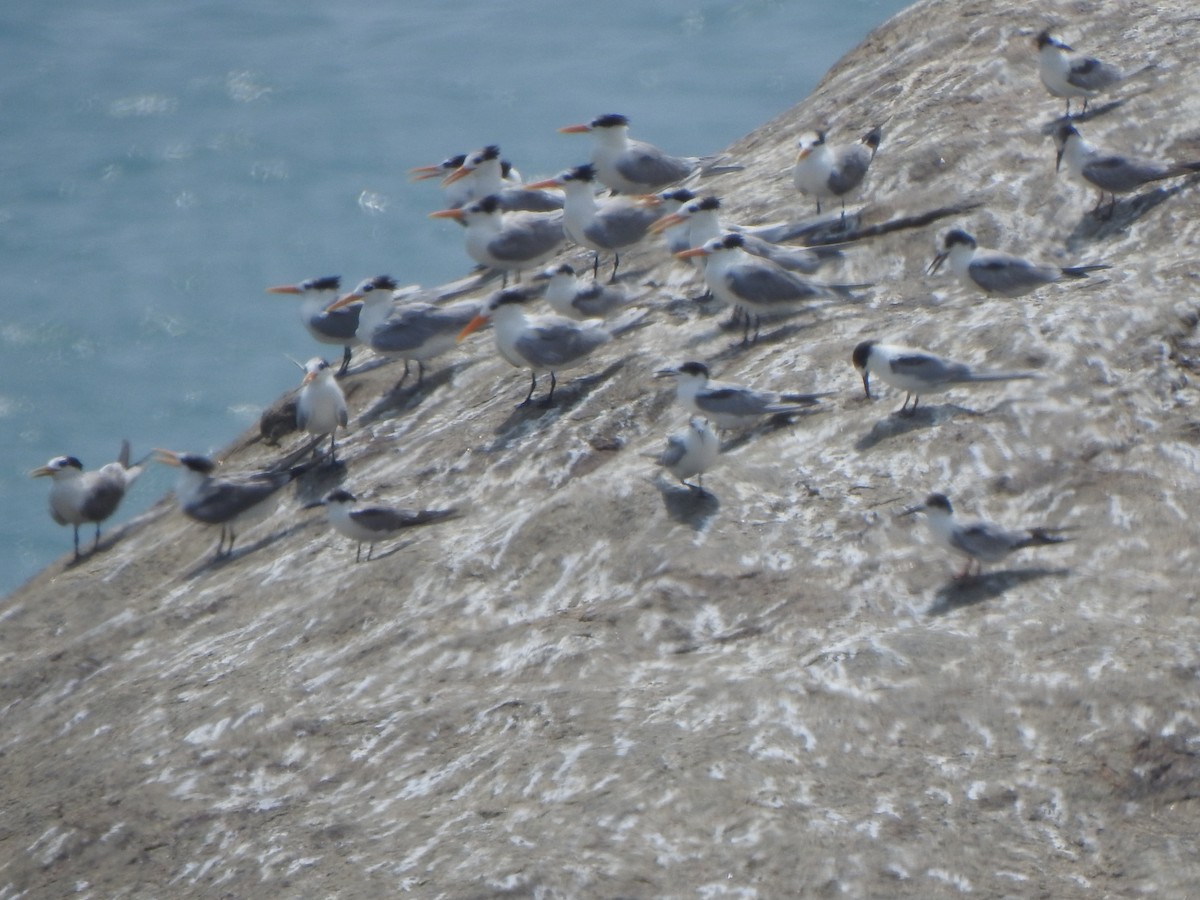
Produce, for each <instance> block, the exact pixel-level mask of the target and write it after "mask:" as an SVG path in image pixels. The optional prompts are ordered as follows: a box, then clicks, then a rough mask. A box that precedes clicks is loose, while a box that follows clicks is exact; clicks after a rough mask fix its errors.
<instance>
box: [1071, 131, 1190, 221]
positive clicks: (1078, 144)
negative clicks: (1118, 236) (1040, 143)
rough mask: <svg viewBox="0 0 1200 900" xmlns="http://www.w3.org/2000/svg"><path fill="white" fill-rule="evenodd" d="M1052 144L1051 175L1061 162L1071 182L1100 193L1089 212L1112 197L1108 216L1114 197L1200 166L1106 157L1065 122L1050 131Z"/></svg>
mask: <svg viewBox="0 0 1200 900" xmlns="http://www.w3.org/2000/svg"><path fill="white" fill-rule="evenodd" d="M1054 143H1055V146H1056V147H1057V155H1056V156H1055V160H1054V169H1055V171H1059V170H1060V169H1061V168H1062V164H1063V162H1064V161H1065V162H1066V164H1067V171H1068V172H1069V173H1070V174H1071V176H1072V177H1073V178H1075V179H1076V180H1077V181H1079V182H1081V183H1082V184H1083V185H1084V186H1086V187H1093V188H1095V189H1096V190H1098V191H1099V192H1100V196H1099V198H1098V199H1097V200H1096V207H1095V209H1093V210H1092V212H1097V211H1099V209H1100V206H1101V205H1102V204H1103V203H1104V195H1105V194H1110V195H1111V197H1112V202H1111V203H1110V204H1109V215H1111V214H1112V211H1113V209H1114V208H1115V207H1116V204H1117V194H1127V193H1129V192H1130V191H1135V190H1137V189H1138V188H1140V187H1141V186H1142V185H1145V184H1150V183H1151V182H1155V181H1162V180H1163V179H1164V178H1177V177H1179V176H1181V175H1193V174H1195V173H1196V172H1200V162H1186V163H1170V162H1162V161H1160V160H1154V159H1139V158H1137V157H1132V156H1121V155H1120V154H1117V153H1106V152H1105V151H1103V150H1099V149H1097V148H1096V147H1093V146H1092V145H1091V144H1089V143H1088V142H1087V141H1086V140H1084V138H1083V135H1081V134H1080V133H1079V132H1078V130H1076V128H1075V126H1074V125H1071V124H1069V123H1067V122H1064V123H1062V124H1060V125H1059V126H1058V128H1056V129H1055V130H1054Z"/></svg>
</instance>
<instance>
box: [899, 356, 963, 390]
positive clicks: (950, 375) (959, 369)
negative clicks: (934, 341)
mask: <svg viewBox="0 0 1200 900" xmlns="http://www.w3.org/2000/svg"><path fill="white" fill-rule="evenodd" d="M888 368H889V369H891V371H892V373H893V374H895V375H899V376H901V377H904V378H914V379H917V380H919V381H923V382H925V383H927V384H931V385H934V384H945V383H947V382H950V381H962V380H963V379H965V378H969V377H970V375H971V370H970V368H968V367H967V366H965V365H963V364H962V363H951V362H947V361H946V360H944V359H939V358H938V357H936V356H931V355H929V354H927V353H907V354H904V355H903V356H896V357H894V358H893V359H892V360H891V363H890V364H889V366H888Z"/></svg>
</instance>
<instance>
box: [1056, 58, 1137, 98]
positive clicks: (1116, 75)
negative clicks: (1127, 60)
mask: <svg viewBox="0 0 1200 900" xmlns="http://www.w3.org/2000/svg"><path fill="white" fill-rule="evenodd" d="M1123 77H1124V73H1122V72H1121V70H1120V69H1118V68H1116V67H1115V66H1110V65H1108V64H1107V63H1103V62H1101V61H1100V60H1098V59H1093V58H1092V57H1088V58H1086V59H1078V60H1075V61H1074V62H1072V63H1071V70H1070V71H1069V72H1068V73H1067V83H1068V84H1072V85H1074V86H1075V87H1077V88H1081V89H1082V90H1085V91H1101V90H1104V88H1106V87H1110V86H1111V85H1114V84H1116V83H1117V82H1118V81H1120V80H1121V79H1122V78H1123Z"/></svg>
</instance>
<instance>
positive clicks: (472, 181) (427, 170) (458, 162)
mask: <svg viewBox="0 0 1200 900" xmlns="http://www.w3.org/2000/svg"><path fill="white" fill-rule="evenodd" d="M467 156H468V154H466V153H459V154H457V155H455V156H451V157H448V158H446V159H444V160H442V161H441V162H440V163H436V164H434V165H432V166H416V167H414V168H412V169H409V170H408V177H409V180H410V181H424V180H426V179H430V178H440V179H442V181H441V185H442V196H443V197H444V198H445V200H446V206H449V207H453V208H458V207H460V206H466V205H467V204H468V203H470V202H471V201H472V200H479V199H482V198H483V197H485V196H487V195H486V194H481V193H477V192H478V190H479V180H478V179H476V178H468V179H465V180H462V179H456V180H454V181H451V182H449V183H447V181H446V178H447V177H448V176H450V175H453V174H454V173H455V172H456V171H457V170H458V169H459V168H461V167H462V164H463V163H464V162H466V161H467ZM500 178H501V185H502V187H503V190H507V189H509V188H515V187H520V185H521V175H520V173H519V172H517V170H516V169H514V168H513V166H512V163H510V162H509V161H508V160H501V161H500Z"/></svg>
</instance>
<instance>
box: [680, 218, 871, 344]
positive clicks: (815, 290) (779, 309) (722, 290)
mask: <svg viewBox="0 0 1200 900" xmlns="http://www.w3.org/2000/svg"><path fill="white" fill-rule="evenodd" d="M745 248H746V239H745V238H744V237H742V235H740V234H727V235H725V236H724V237H716V238H713V239H712V240H710V241H708V242H707V243H706V244H704V246H702V247H694V248H692V249H691V250H684V251H683V252H682V253H676V254H675V256H676V257H677V258H679V259H690V258H693V257H696V256H703V257H705V258H706V259H707V262H706V264H705V266H704V281H705V283H706V284H707V285H708V289H709V290H710V291H712V295H713V296H714V297H716V298H717V299H718V300H721V301H723V302H725V303H729V304H732V305H734V306H740V307H742V308H743V309H744V310H746V312H747V313H751V314H753V317H754V340H758V330H759V325H760V324H761V319H762V317H763V316H770V315H778V314H780V313H794V312H798V311H800V310H803V309H806V308H808V307H810V306H811V305H812V304H813V303H814V302H815V301H818V300H838V299H851V300H853V299H856V296H855V294H854V291H855V290H857V289H859V288H864V287H869V285H865V284H826V283H823V282H817V281H809V280H808V279H807V278H801V277H800V276H799V275H797V274H796V273H795V272H792V271H789V270H788V269H785V268H784V267H783V266H781V265H779V264H778V263H774V262H772V261H771V260H769V259H764V258H762V257H760V256H754V255H753V254H751V253H748V252H746V249H745ZM749 339H750V316H749V315H748V316H747V317H746V331H745V334H744V335H743V341H744V342H745V341H749Z"/></svg>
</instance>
